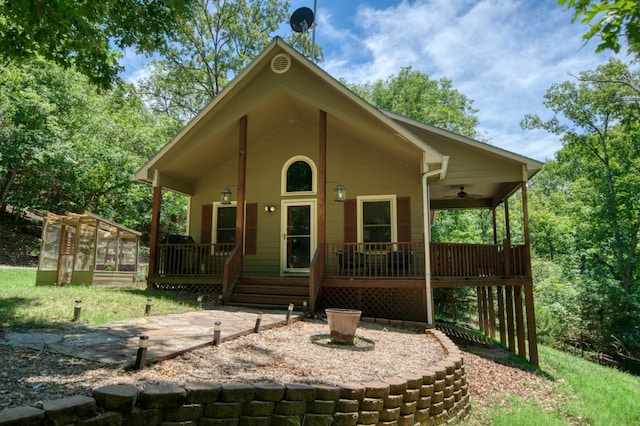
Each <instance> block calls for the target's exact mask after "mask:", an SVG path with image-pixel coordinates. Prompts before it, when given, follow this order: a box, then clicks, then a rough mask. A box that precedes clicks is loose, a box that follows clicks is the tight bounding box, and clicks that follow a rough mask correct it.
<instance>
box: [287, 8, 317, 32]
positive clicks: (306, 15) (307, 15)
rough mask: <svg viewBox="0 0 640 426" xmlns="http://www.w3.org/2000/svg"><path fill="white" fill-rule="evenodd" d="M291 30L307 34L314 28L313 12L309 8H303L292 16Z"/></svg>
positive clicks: (290, 21) (290, 20)
mask: <svg viewBox="0 0 640 426" xmlns="http://www.w3.org/2000/svg"><path fill="white" fill-rule="evenodd" d="M289 24H290V25H291V29H292V30H293V31H295V32H297V33H305V32H307V31H309V30H310V29H312V28H313V11H312V10H311V9H309V8H308V7H301V8H299V9H297V10H296V11H295V12H293V13H292V14H291V19H289Z"/></svg>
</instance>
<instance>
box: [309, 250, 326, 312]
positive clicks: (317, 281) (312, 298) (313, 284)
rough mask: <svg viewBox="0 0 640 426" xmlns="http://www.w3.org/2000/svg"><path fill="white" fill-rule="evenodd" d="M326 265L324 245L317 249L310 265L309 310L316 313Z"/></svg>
mask: <svg viewBox="0 0 640 426" xmlns="http://www.w3.org/2000/svg"><path fill="white" fill-rule="evenodd" d="M323 263H324V247H323V245H322V244H320V245H319V246H318V248H317V249H316V252H315V254H314V255H313V258H312V259H311V264H310V265H309V308H310V309H311V312H315V309H316V300H317V299H318V295H319V293H320V287H321V283H322V267H321V266H320V265H322V264H323Z"/></svg>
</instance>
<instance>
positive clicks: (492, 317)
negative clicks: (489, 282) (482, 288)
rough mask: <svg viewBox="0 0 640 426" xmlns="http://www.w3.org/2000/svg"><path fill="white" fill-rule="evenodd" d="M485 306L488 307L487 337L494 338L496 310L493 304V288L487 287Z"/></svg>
mask: <svg viewBox="0 0 640 426" xmlns="http://www.w3.org/2000/svg"><path fill="white" fill-rule="evenodd" d="M487 292H488V294H487V306H488V307H489V336H491V338H492V339H495V338H496V308H495V305H494V303H493V287H491V286H489V287H487Z"/></svg>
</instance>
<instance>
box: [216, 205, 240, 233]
mask: <svg viewBox="0 0 640 426" xmlns="http://www.w3.org/2000/svg"><path fill="white" fill-rule="evenodd" d="M221 228H227V229H228V228H233V229H235V228H236V208H235V207H219V208H218V229H221Z"/></svg>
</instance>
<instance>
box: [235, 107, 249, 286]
mask: <svg viewBox="0 0 640 426" xmlns="http://www.w3.org/2000/svg"><path fill="white" fill-rule="evenodd" d="M246 177H247V116H246V115H244V116H242V117H241V118H240V120H239V122H238V199H237V208H236V244H242V247H243V249H242V250H241V251H240V253H239V256H240V265H242V264H243V260H244V209H245V197H246V187H245V185H246ZM240 271H241V272H240V275H242V266H241V267H240Z"/></svg>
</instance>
